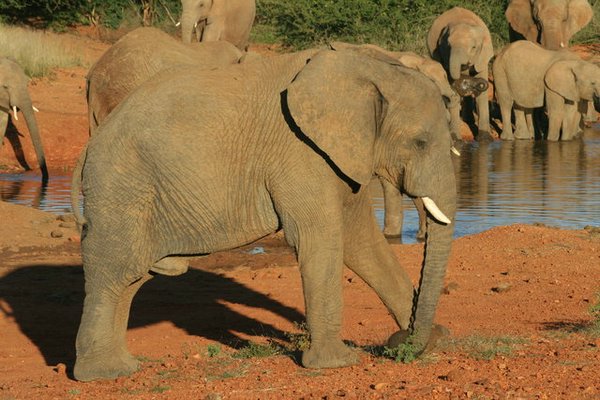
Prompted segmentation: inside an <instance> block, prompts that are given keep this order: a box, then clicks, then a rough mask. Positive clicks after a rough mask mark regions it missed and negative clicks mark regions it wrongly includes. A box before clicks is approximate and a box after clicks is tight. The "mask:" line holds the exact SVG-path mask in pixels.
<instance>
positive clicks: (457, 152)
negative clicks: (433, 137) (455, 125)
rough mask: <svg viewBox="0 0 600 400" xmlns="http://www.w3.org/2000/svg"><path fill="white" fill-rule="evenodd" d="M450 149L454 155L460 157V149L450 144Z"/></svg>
mask: <svg viewBox="0 0 600 400" xmlns="http://www.w3.org/2000/svg"><path fill="white" fill-rule="evenodd" d="M450 150H451V151H452V153H454V155H456V156H458V157H460V151H458V150H456V147H454V146H452V147H451V148H450Z"/></svg>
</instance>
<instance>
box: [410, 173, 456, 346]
mask: <svg viewBox="0 0 600 400" xmlns="http://www.w3.org/2000/svg"><path fill="white" fill-rule="evenodd" d="M448 171H450V173H448V174H445V175H444V176H440V179H439V180H438V182H436V183H437V189H438V191H437V192H436V196H431V197H432V200H433V201H434V202H435V203H436V205H437V206H438V207H439V208H440V209H441V210H442V211H443V213H444V214H445V215H446V216H447V217H448V218H449V219H450V220H451V221H452V222H451V223H449V224H444V223H440V222H439V221H438V220H436V219H434V218H433V216H432V215H431V214H429V215H428V217H427V237H426V241H425V259H424V261H423V267H422V270H421V279H420V282H419V288H418V289H417V294H416V299H415V301H414V308H413V309H414V311H413V316H412V321H411V328H410V331H411V334H412V335H413V344H415V345H416V346H418V348H420V349H424V348H425V346H426V345H427V342H428V340H429V337H430V334H431V329H432V325H433V319H434V317H435V310H436V307H437V303H438V300H439V297H440V293H441V290H442V286H443V283H444V276H445V274H446V266H447V263H448V257H449V254H450V248H451V245H452V239H453V235H454V216H455V213H456V182H455V177H454V173H453V171H454V169H453V167H452V166H450V167H449V170H448Z"/></svg>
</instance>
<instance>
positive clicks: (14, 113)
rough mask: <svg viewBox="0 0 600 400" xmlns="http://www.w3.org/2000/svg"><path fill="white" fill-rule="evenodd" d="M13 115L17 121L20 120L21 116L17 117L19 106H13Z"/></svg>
mask: <svg viewBox="0 0 600 400" xmlns="http://www.w3.org/2000/svg"><path fill="white" fill-rule="evenodd" d="M13 115H14V116H15V121H18V120H19V117H17V106H13Z"/></svg>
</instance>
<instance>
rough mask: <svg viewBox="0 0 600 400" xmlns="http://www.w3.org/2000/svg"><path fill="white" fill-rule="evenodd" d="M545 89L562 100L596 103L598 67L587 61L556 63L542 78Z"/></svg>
mask: <svg viewBox="0 0 600 400" xmlns="http://www.w3.org/2000/svg"><path fill="white" fill-rule="evenodd" d="M544 82H545V84H546V87H547V88H548V89H549V90H551V91H553V92H556V93H558V94H559V95H560V96H562V97H563V98H564V99H566V100H569V101H573V102H578V101H580V100H586V101H596V102H597V100H596V99H598V97H599V96H600V66H597V65H594V64H593V63H590V62H587V61H578V60H566V61H557V62H555V63H554V64H552V66H550V68H548V71H547V72H546V75H545V76H544Z"/></svg>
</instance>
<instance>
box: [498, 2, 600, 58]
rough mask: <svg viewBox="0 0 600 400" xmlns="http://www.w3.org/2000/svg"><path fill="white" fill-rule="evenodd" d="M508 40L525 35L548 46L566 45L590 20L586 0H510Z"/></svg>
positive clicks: (507, 12)
mask: <svg viewBox="0 0 600 400" xmlns="http://www.w3.org/2000/svg"><path fill="white" fill-rule="evenodd" d="M505 15H506V19H507V20H508V23H509V33H510V41H511V42H514V41H516V40H521V39H526V40H529V41H532V42H535V43H540V44H541V45H542V47H545V48H547V49H549V50H558V49H560V48H563V47H569V41H570V40H571V37H572V36H573V35H574V34H576V33H577V32H579V31H580V30H581V29H583V28H584V27H585V26H586V25H587V24H589V23H590V21H591V20H592V16H593V10H592V7H591V6H590V4H589V3H588V2H587V0H511V1H510V3H509V4H508V7H507V8H506V12H505Z"/></svg>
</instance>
